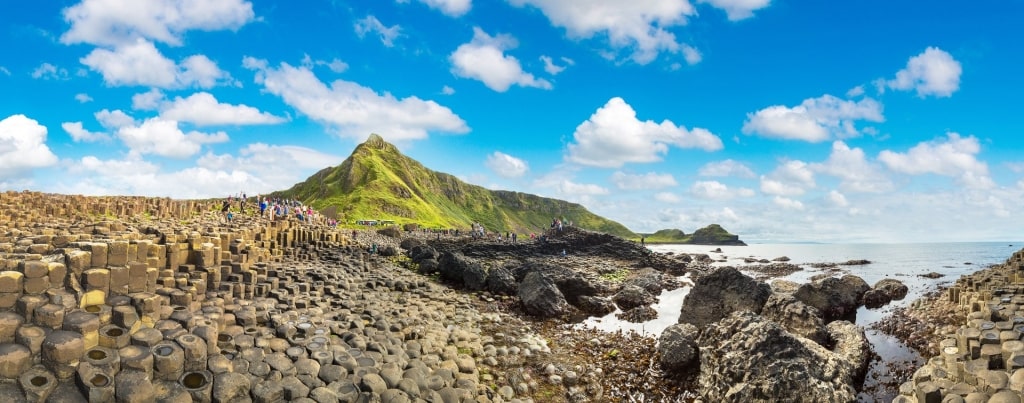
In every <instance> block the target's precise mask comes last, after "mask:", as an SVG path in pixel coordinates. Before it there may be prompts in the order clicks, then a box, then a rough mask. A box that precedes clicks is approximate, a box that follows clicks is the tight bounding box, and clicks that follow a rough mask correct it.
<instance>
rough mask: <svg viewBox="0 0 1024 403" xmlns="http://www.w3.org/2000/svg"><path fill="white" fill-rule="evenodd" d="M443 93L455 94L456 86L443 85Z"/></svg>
mask: <svg viewBox="0 0 1024 403" xmlns="http://www.w3.org/2000/svg"><path fill="white" fill-rule="evenodd" d="M441 93H442V94H444V95H453V94H455V88H452V87H449V86H447V85H446V86H444V87H441Z"/></svg>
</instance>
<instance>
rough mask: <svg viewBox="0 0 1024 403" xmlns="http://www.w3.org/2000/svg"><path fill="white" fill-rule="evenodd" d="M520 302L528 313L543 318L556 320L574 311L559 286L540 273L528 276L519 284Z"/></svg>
mask: <svg viewBox="0 0 1024 403" xmlns="http://www.w3.org/2000/svg"><path fill="white" fill-rule="evenodd" d="M519 300H520V301H522V303H523V310H525V311H526V313H528V314H530V315H534V316H539V317H541V318H555V317H559V316H562V315H566V314H569V313H570V312H571V311H572V308H571V306H570V305H569V302H567V301H566V300H565V296H563V295H562V292H561V291H559V290H558V286H556V285H555V283H554V282H553V281H551V279H549V278H547V276H545V275H543V274H541V273H539V272H533V273H530V274H527V275H526V278H524V279H523V282H522V283H520V284H519Z"/></svg>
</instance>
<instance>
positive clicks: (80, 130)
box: [60, 122, 110, 143]
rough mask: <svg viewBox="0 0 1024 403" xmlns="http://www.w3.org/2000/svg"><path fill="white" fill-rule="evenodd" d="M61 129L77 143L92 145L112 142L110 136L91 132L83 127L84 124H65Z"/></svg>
mask: <svg viewBox="0 0 1024 403" xmlns="http://www.w3.org/2000/svg"><path fill="white" fill-rule="evenodd" d="M60 127H61V128H62V129H64V131H65V132H67V133H68V135H70V136H71V140H72V141H74V142H76V143H92V142H97V141H104V140H110V135H108V134H106V133H103V132H90V131H88V130H85V128H84V127H82V122H64V123H61V125H60Z"/></svg>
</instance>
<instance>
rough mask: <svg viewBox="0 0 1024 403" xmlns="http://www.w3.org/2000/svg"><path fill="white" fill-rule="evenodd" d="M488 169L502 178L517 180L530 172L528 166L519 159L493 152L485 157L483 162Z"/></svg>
mask: <svg viewBox="0 0 1024 403" xmlns="http://www.w3.org/2000/svg"><path fill="white" fill-rule="evenodd" d="M485 164H486V165H487V167H488V168H490V169H491V171H494V173H496V174H498V175H499V176H501V177H503V178H519V177H521V176H523V175H525V174H526V171H529V170H530V166H529V165H527V164H526V161H523V160H521V159H519V158H516V157H513V156H511V155H508V154H505V153H503V152H500V151H495V152H493V153H491V155H488V156H487V161H486V162H485Z"/></svg>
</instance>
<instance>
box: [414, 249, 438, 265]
mask: <svg viewBox="0 0 1024 403" xmlns="http://www.w3.org/2000/svg"><path fill="white" fill-rule="evenodd" d="M440 257H441V254H439V253H437V250H436V249H434V248H432V247H430V246H429V245H417V246H413V247H412V248H410V249H409V259H410V260H412V262H413V263H421V262H423V261H424V260H427V259H433V260H435V261H436V260H437V259H438V258H440Z"/></svg>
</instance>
